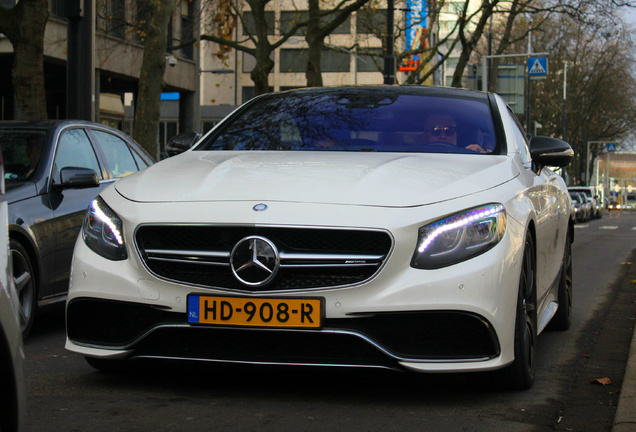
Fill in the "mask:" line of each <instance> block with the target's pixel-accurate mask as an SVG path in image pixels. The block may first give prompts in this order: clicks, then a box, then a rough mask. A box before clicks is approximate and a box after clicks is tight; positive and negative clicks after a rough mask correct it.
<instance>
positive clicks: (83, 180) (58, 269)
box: [0, 120, 154, 336]
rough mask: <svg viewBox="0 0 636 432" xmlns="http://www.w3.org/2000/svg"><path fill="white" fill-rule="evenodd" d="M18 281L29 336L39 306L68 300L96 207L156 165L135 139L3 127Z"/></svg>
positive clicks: (90, 131) (0, 137)
mask: <svg viewBox="0 0 636 432" xmlns="http://www.w3.org/2000/svg"><path fill="white" fill-rule="evenodd" d="M0 146H1V148H2V153H3V155H4V162H5V167H4V168H5V174H4V179H5V183H6V188H7V195H6V199H7V202H8V203H9V237H10V250H11V256H12V260H13V277H14V279H15V286H16V290H17V292H18V296H19V301H20V319H21V326H22V332H23V335H24V336H26V335H27V334H28V332H29V330H30V328H31V325H32V324H33V320H34V315H35V311H36V309H37V308H38V307H41V306H44V305H47V304H50V303H55V302H58V301H63V300H65V298H66V293H67V291H68V279H69V274H70V269H71V258H72V254H73V246H74V244H75V240H76V238H77V235H78V233H79V232H80V227H81V225H82V221H83V218H84V214H85V212H86V209H87V208H88V206H89V204H90V202H91V201H92V200H93V199H94V198H95V197H96V196H97V195H98V194H99V193H100V192H101V191H102V190H103V189H104V188H105V187H107V186H108V185H110V184H112V183H113V182H115V181H116V180H118V179H119V178H122V177H125V176H127V175H128V174H131V173H134V172H137V171H139V170H141V169H144V168H146V167H148V166H149V165H152V164H153V163H154V161H153V159H152V158H151V157H150V156H149V155H148V154H147V153H146V152H145V151H144V150H143V149H142V148H141V147H140V146H139V145H137V144H136V143H135V142H134V141H133V140H132V139H131V138H130V137H129V136H127V135H126V134H124V133H123V132H120V131H118V130H116V129H113V128H111V127H108V126H104V125H101V124H97V123H91V122H86V121H79V120H58V121H41V122H0Z"/></svg>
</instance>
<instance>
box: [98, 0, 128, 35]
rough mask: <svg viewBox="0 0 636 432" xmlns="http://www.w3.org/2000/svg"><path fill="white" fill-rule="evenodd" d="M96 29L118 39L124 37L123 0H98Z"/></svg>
mask: <svg viewBox="0 0 636 432" xmlns="http://www.w3.org/2000/svg"><path fill="white" fill-rule="evenodd" d="M96 7H97V11H96V14H97V29H98V30H101V31H103V32H105V33H107V34H108V35H109V36H113V37H116V38H119V39H124V38H125V37H126V2H125V0H98V2H97V3H96Z"/></svg>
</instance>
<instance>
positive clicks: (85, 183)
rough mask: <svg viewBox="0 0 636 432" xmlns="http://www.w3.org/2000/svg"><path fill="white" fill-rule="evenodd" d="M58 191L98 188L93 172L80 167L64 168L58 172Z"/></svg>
mask: <svg viewBox="0 0 636 432" xmlns="http://www.w3.org/2000/svg"><path fill="white" fill-rule="evenodd" d="M56 186H57V187H58V188H59V189H85V188H92V187H98V186H99V178H98V177H97V173H96V172H95V170H92V169H90V168H80V167H64V168H62V169H61V170H60V184H58V185H56Z"/></svg>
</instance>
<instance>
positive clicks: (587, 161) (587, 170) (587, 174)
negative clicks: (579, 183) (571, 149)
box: [564, 138, 614, 186]
mask: <svg viewBox="0 0 636 432" xmlns="http://www.w3.org/2000/svg"><path fill="white" fill-rule="evenodd" d="M564 139H565V138H564ZM613 142H614V141H588V142H587V157H586V158H585V185H586V186H589V185H590V144H604V145H605V144H611V143H613ZM607 161H608V163H609V152H608V156H607ZM596 175H597V176H598V173H596Z"/></svg>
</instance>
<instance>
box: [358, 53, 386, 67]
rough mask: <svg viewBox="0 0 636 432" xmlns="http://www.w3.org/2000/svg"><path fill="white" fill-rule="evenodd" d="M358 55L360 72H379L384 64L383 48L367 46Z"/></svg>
mask: <svg viewBox="0 0 636 432" xmlns="http://www.w3.org/2000/svg"><path fill="white" fill-rule="evenodd" d="M364 52H366V53H368V54H362V53H360V54H358V55H357V57H356V70H357V71H358V72H378V71H379V70H380V67H383V65H384V53H383V51H382V48H367V49H365V50H364Z"/></svg>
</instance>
